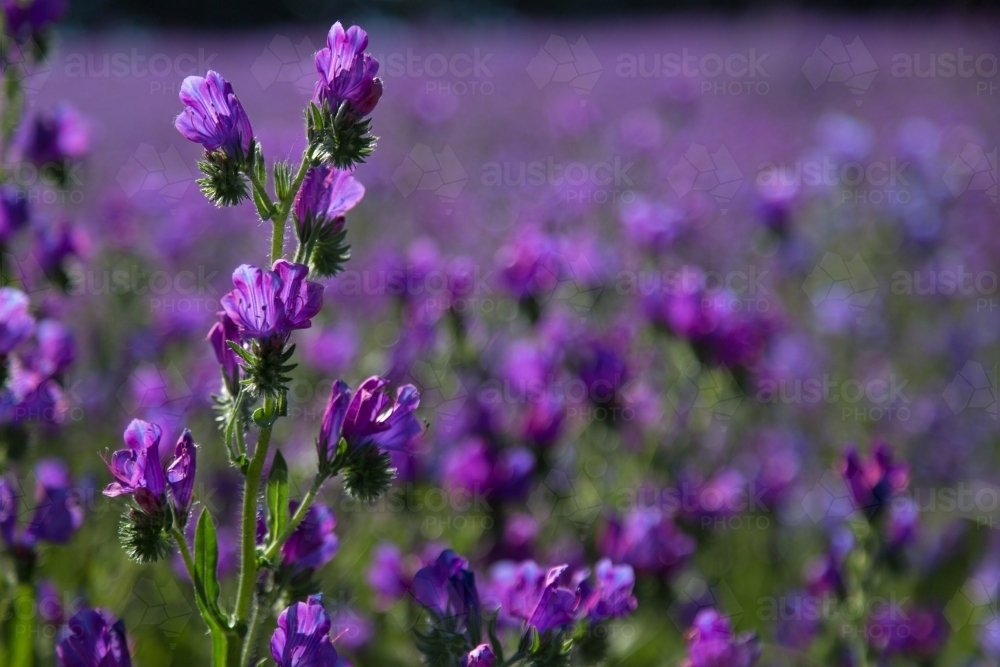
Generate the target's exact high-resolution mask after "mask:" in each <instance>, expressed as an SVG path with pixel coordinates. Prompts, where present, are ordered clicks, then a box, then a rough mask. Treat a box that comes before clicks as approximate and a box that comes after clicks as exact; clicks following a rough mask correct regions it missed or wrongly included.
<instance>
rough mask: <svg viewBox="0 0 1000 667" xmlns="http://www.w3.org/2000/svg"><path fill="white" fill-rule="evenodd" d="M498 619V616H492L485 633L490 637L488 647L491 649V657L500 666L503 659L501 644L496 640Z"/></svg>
mask: <svg viewBox="0 0 1000 667" xmlns="http://www.w3.org/2000/svg"><path fill="white" fill-rule="evenodd" d="M499 618H500V614H499V613H497V614H493V616H492V617H491V618H490V622H489V625H488V626H487V631H488V632H489V635H490V646H491V647H492V648H493V655H495V656H496V659H497V662H498V663H500V664H501V665H502V664H503V663H504V659H503V644H502V643H501V642H500V639H499V638H497V620H498V619H499Z"/></svg>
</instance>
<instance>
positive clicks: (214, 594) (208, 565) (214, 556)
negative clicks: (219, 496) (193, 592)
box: [194, 508, 222, 619]
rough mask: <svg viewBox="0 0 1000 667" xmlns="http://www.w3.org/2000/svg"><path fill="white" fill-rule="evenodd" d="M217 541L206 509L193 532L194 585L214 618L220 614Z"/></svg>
mask: <svg viewBox="0 0 1000 667" xmlns="http://www.w3.org/2000/svg"><path fill="white" fill-rule="evenodd" d="M218 570H219V543H218V539H217V537H216V534H215V522H214V521H212V515H211V514H210V513H209V511H208V509H207V508H206V509H204V510H202V512H201V516H200V517H199V518H198V527H197V529H196V530H195V534H194V578H195V586H196V587H197V588H198V589H199V590H200V591H201V592H202V595H203V596H204V600H205V603H206V605H207V606H208V610H209V612H211V613H212V615H213V616H215V617H216V619H220V618H221V617H222V614H221V613H220V611H219V594H220V593H221V592H222V589H221V587H220V586H219V577H218Z"/></svg>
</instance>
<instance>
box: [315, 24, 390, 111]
mask: <svg viewBox="0 0 1000 667" xmlns="http://www.w3.org/2000/svg"><path fill="white" fill-rule="evenodd" d="M367 47H368V33H366V32H365V31H364V30H362V29H361V28H359V27H358V26H356V25H354V26H351V27H350V28H348V29H347V30H344V26H342V25H341V24H340V21H337V22H336V23H334V24H333V27H331V28H330V32H329V34H328V35H327V36H326V48H325V49H320V50H319V51H318V52H317V53H316V71H317V72H319V81H317V82H316V89H315V91H314V92H313V101H314V102H316V104H327V105H328V106H329V108H330V110H331V111H333V112H336V110H337V108H338V107H339V106H340V104H341V103H342V102H347V103H348V104H350V107H351V110H352V111H353V112H354V113H355V114H356V115H358V116H367V115H368V114H370V113H371V112H372V110H373V109H374V108H375V105H376V104H378V101H379V98H381V97H382V80H381V79H379V78H377V77H376V76H375V75H376V74H378V61H377V60H375V59H374V58H372V57H371V56H370V55H369V54H367V53H364V50H365V49H366V48H367Z"/></svg>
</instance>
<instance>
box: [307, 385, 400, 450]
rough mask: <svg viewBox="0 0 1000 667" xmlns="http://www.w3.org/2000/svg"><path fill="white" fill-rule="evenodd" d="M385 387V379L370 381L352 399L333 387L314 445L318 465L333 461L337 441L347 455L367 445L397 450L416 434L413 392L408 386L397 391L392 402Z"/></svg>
mask: <svg viewBox="0 0 1000 667" xmlns="http://www.w3.org/2000/svg"><path fill="white" fill-rule="evenodd" d="M388 384H389V381H388V380H386V379H385V378H380V377H378V376H374V377H370V378H368V379H367V380H365V381H364V382H362V383H361V386H360V387H358V390H357V392H355V393H354V394H353V396H352V395H351V390H350V388H349V387H348V386H347V384H346V383H344V382H343V381H340V380H338V381H337V382H335V383H334V385H333V389H332V391H331V392H330V400H329V401H328V402H327V406H326V411H325V412H324V413H323V423H322V426H321V427H320V434H319V439H318V440H317V442H316V446H317V449H318V453H319V459H320V461H323V462H327V461H332V460H333V458H334V456H335V455H336V451H337V445H338V443H339V442H340V438H341V437H343V438H344V439H345V440H346V441H347V447H348V451H349V452H356V451H359V450H360V449H361V448H363V447H365V446H366V445H368V444H374V445H376V446H378V447H380V448H381V449H386V450H398V449H401V448H402V447H404V446H406V445H407V444H409V442H410V441H411V440H412V439H413V438H414V437H416V436H417V435H418V434H419V433H420V423H419V422H418V421H417V418H416V417H414V416H413V411H414V410H416V408H417V406H418V405H419V403H420V395H419V393H418V392H417V388H416V387H414V386H413V385H410V384H408V385H404V386H402V387H400V388H399V390H398V391H397V392H396V399H395V401H392V399H390V398H389V391H388V389H387V385H388Z"/></svg>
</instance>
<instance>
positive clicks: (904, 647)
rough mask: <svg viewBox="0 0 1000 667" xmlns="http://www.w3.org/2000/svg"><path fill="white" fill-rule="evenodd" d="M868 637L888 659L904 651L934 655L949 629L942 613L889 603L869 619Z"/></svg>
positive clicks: (910, 654)
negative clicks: (904, 607)
mask: <svg viewBox="0 0 1000 667" xmlns="http://www.w3.org/2000/svg"><path fill="white" fill-rule="evenodd" d="M865 637H867V638H868V640H869V642H870V643H871V644H872V645H873V646H874V647H875V648H876V649H878V651H879V652H881V653H882V654H883V655H884V656H885V657H886V658H889V657H891V656H897V655H901V654H902V655H908V656H911V657H913V658H916V659H921V658H932V657H933V656H935V655H936V654H937V653H938V651H939V650H940V649H941V646H942V644H944V642H945V640H946V639H947V637H948V628H947V626H946V625H945V623H944V618H943V617H942V616H941V615H940V614H937V613H934V612H932V611H928V610H926V609H921V608H918V607H909V608H906V609H903V608H900V607H899V606H898V604H889V605H885V606H884V608H883V609H880V610H879V611H877V612H875V613H874V614H873V616H872V618H870V619H868V622H867V623H866V625H865Z"/></svg>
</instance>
